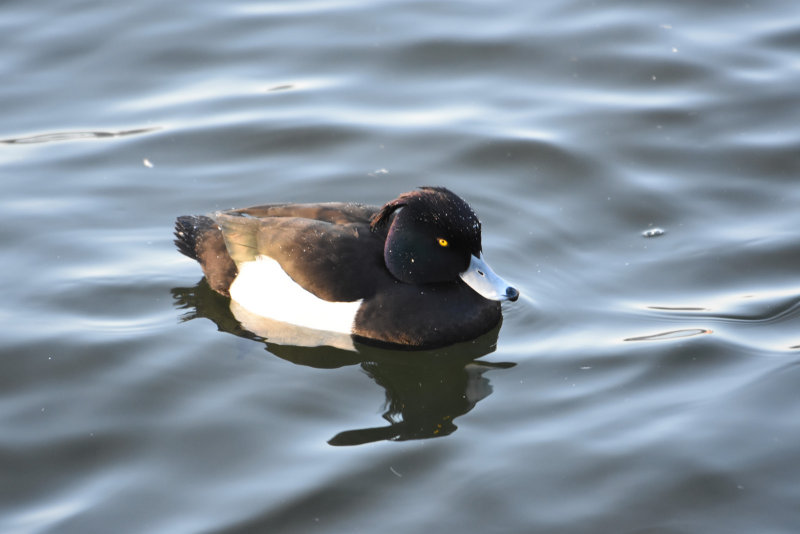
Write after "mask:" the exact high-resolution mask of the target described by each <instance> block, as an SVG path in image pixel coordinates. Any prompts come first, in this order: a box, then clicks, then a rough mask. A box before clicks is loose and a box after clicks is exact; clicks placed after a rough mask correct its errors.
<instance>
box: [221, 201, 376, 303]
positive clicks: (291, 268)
mask: <svg viewBox="0 0 800 534" xmlns="http://www.w3.org/2000/svg"><path fill="white" fill-rule="evenodd" d="M269 208H270V209H275V208H277V207H275V206H271V207H269ZM259 209H261V208H259ZM251 210H252V209H251ZM295 210H296V207H295ZM257 213H258V212H257ZM294 213H297V211H294ZM214 218H215V220H216V222H217V224H218V225H219V226H220V228H221V230H222V235H223V236H224V238H225V244H226V246H227V249H228V253H229V254H230V256H231V258H233V261H234V262H235V263H236V265H237V266H240V265H241V264H243V263H245V262H250V261H257V260H258V258H259V256H266V257H269V258H272V259H274V260H276V261H277V262H278V263H279V264H280V265H281V267H282V268H283V270H284V271H285V272H286V274H288V275H289V276H290V277H291V278H292V280H294V281H295V282H297V283H298V284H300V285H301V286H302V287H303V288H305V289H306V290H308V291H310V292H311V293H313V294H314V295H316V296H317V297H319V298H321V299H324V300H327V301H331V302H350V301H354V300H358V299H361V298H365V297H368V296H370V295H371V294H372V293H373V292H374V289H375V287H376V285H377V283H378V282H379V279H380V278H383V277H385V276H388V271H386V273H384V271H385V267H384V266H383V240H382V239H381V237H380V236H379V235H376V234H374V233H373V232H370V230H369V226H368V225H367V224H366V223H363V222H358V223H346V224H335V223H331V222H326V221H324V220H318V219H310V218H305V217H298V216H285V215H279V216H271V215H267V216H266V217H263V216H262V217H261V218H256V217H254V216H253V215H252V212H250V213H244V212H243V211H242V210H236V211H232V212H218V213H216V214H215V216H214Z"/></svg>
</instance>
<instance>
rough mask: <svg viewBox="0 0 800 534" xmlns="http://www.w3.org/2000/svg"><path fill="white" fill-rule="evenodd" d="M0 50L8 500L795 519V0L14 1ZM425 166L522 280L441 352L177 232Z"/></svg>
mask: <svg viewBox="0 0 800 534" xmlns="http://www.w3.org/2000/svg"><path fill="white" fill-rule="evenodd" d="M0 45H2V46H1V48H2V50H3V51H4V52H3V59H2V61H1V62H0V77H1V79H2V80H3V84H2V86H0V102H2V107H3V110H4V113H3V121H2V125H0V139H2V140H3V142H2V143H0V176H1V178H0V179H1V181H2V182H1V183H2V188H3V195H2V197H0V243H2V247H0V259H1V260H2V265H3V266H4V267H5V269H4V271H3V275H2V277H0V288H1V289H2V294H3V297H4V298H3V303H2V305H0V319H2V327H0V328H1V329H0V335H2V348H1V349H0V350H1V351H2V352H1V353H0V396H1V397H0V398H1V399H2V401H1V402H0V427H1V428H2V429H3V433H2V437H0V472H2V473H3V475H2V478H3V484H2V487H1V489H0V531H2V532H10V533H29V532H34V533H51V532H52V533H55V532H58V533H64V532H68V533H72V532H79V533H87V532H110V531H113V532H137V533H140V532H148V533H150V532H152V533H160V532H164V533H175V532H282V533H283V532H312V531H316V532H330V533H333V532H377V531H381V532H423V531H430V530H433V529H446V530H448V531H460V532H475V533H486V532H569V533H572V532H640V533H644V532H653V533H654V532H658V533H717V532H718V533H723V532H726V533H727V532H760V533H761V532H763V533H781V532H797V530H798V528H800V505H799V504H798V503H800V485H798V483H797V481H798V480H800V467H798V466H799V465H800V461H798V460H800V454H798V452H797V443H798V442H799V441H800V430H798V426H797V415H798V413H800V412H798V409H799V408H800V396H799V395H798V387H797V384H798V380H800V375H799V374H798V373H799V372H800V371H799V370H800V367H798V365H797V364H798V362H799V361H800V359H799V357H798V348H800V333H798V325H799V324H800V278H799V277H798V271H799V269H798V268H800V239H798V234H797V228H798V227H800V210H798V209H797V205H798V201H800V188H798V187H797V179H798V176H800V156H799V155H800V120H799V119H800V115H799V114H798V111H797V110H798V109H800V92H799V91H798V87H800V61H799V60H798V57H800V56H798V50H800V48H798V47H800V15H799V14H798V11H797V9H796V6H795V4H794V3H792V2H788V1H765V2H758V3H746V2H738V1H723V2H713V3H683V4H680V3H678V4H676V3H674V2H666V1H660V2H659V1H656V2H648V3H641V2H603V3H600V2H591V1H588V0H572V1H567V2H537V3H527V4H526V3H521V2H499V3H497V2H493V3H483V4H482V3H476V2H459V3H456V2H397V1H390V0H383V1H378V2H358V1H338V2H326V1H308V2H304V1H300V2H261V3H258V2H234V3H224V4H222V3H214V2H203V1H201V2H192V3H182V4H174V5H173V4H169V5H164V4H162V3H156V2H152V1H147V0H146V1H142V2H136V3H132V4H130V5H125V6H123V5H121V4H119V5H118V4H113V3H103V2H94V1H83V2H80V1H66V2H39V3H33V4H32V3H30V2H13V1H12V2H6V3H5V4H4V6H3V17H2V20H0ZM425 184H436V185H444V186H447V187H450V188H451V189H453V190H455V191H456V192H458V193H459V194H461V195H462V196H464V197H465V198H467V199H468V200H469V201H470V202H471V204H472V206H473V208H474V209H475V211H476V212H477V213H478V215H479V216H480V217H481V219H482V222H483V228H484V252H485V255H486V257H487V259H488V260H489V262H490V263H491V264H492V266H493V267H494V269H495V270H496V271H497V272H498V273H499V274H500V275H501V276H503V277H504V278H506V279H508V280H510V281H513V282H514V284H515V285H516V287H518V288H519V289H520V290H521V291H522V294H523V298H521V299H520V301H518V302H517V303H514V304H510V305H508V306H507V307H505V320H504V323H503V325H502V328H501V329H500V331H499V332H494V333H493V334H491V335H490V336H489V337H488V338H485V339H482V340H479V342H478V343H476V344H467V345H463V346H458V347H455V348H452V349H451V350H449V351H445V352H435V353H423V354H417V355H409V354H407V353H401V354H397V353H392V352H386V351H370V350H366V349H365V350H364V351H363V352H362V353H360V354H357V355H353V354H351V353H346V352H342V351H337V350H335V349H314V350H299V349H295V348H292V347H286V346H281V345H275V344H271V343H270V344H265V343H264V342H262V341H259V340H258V339H253V338H252V336H248V334H247V333H246V332H244V331H243V330H242V329H241V327H240V326H239V325H238V324H237V323H236V322H235V321H232V319H231V317H230V315H229V313H226V310H227V307H226V306H227V304H226V302H224V300H223V301H220V299H218V298H217V297H216V296H215V295H214V294H212V293H209V292H208V290H207V288H205V287H204V286H203V285H202V284H201V283H199V282H200V278H201V275H200V271H199V269H198V267H197V265H196V264H194V263H193V262H191V261H189V260H188V259H186V258H184V257H182V256H181V255H180V254H178V253H177V252H176V251H175V250H174V247H173V245H172V243H171V227H172V223H173V220H174V218H175V217H176V216H177V215H181V214H187V213H206V212H210V211H213V210H216V209H223V208H232V207H243V206H247V205H252V204H255V203H263V202H279V201H320V200H353V201H360V202H367V203H373V204H380V203H382V202H384V201H386V200H388V199H390V198H393V197H394V196H395V195H396V194H398V193H400V192H403V191H406V190H409V189H411V188H413V187H415V186H417V185H425ZM659 230H661V231H662V232H659ZM646 236H649V237H646ZM495 336H496V337H495ZM476 357H477V358H478V361H477V363H475V362H472V359H473V358H476ZM329 442H330V443H329Z"/></svg>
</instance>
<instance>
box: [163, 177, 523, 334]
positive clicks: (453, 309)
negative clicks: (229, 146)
mask: <svg viewBox="0 0 800 534" xmlns="http://www.w3.org/2000/svg"><path fill="white" fill-rule="evenodd" d="M174 243H175V245H176V246H177V248H178V250H179V251H180V252H181V253H182V254H184V255H185V256H187V257H189V258H191V259H193V260H196V261H197V262H198V263H199V264H200V267H201V268H202V271H203V274H204V275H205V278H206V281H207V283H208V285H209V287H210V288H211V289H213V290H214V291H216V292H217V293H220V294H222V295H224V296H226V297H229V298H230V300H231V306H232V307H234V306H235V307H236V308H237V309H243V310H245V311H246V312H247V313H248V314H250V315H251V316H255V317H263V318H266V319H269V320H274V321H279V322H281V323H287V324H289V325H294V326H295V327H302V328H308V329H313V330H318V331H324V332H334V333H338V334H344V335H348V336H351V338H352V339H354V340H356V341H358V342H360V343H364V344H368V345H378V346H390V347H400V348H408V349H432V348H436V347H444V346H448V345H453V344H456V343H459V342H463V341H469V340H472V339H475V338H477V337H480V336H481V335H483V334H485V333H487V332H489V331H491V330H493V329H494V328H496V327H499V325H500V323H501V321H502V309H501V303H502V302H504V301H512V302H513V301H516V300H517V299H518V298H519V291H518V290H517V289H516V288H514V287H513V286H512V285H510V284H509V283H508V282H506V281H505V280H504V279H503V278H501V277H500V276H499V275H497V274H496V273H495V272H494V271H493V270H492V269H491V267H489V265H488V263H487V262H486V260H485V259H484V257H483V251H482V245H481V223H480V220H479V219H478V217H477V215H476V214H475V212H474V211H473V210H472V208H471V207H470V206H469V204H468V203H467V202H466V201H465V200H464V199H462V198H461V197H459V196H458V195H456V194H455V193H453V192H452V191H450V190H449V189H447V188H445V187H432V186H426V187H420V188H417V189H415V190H413V191H409V192H406V193H403V194H401V195H399V196H398V197H397V198H395V199H393V200H390V201H388V202H386V203H385V204H384V205H383V206H371V205H365V204H360V203H353V202H323V203H310V204H286V203H282V204H267V205H261V206H254V207H250V208H243V209H232V210H224V211H217V212H214V213H212V214H210V215H183V216H180V217H178V218H177V220H176V222H175V241H174Z"/></svg>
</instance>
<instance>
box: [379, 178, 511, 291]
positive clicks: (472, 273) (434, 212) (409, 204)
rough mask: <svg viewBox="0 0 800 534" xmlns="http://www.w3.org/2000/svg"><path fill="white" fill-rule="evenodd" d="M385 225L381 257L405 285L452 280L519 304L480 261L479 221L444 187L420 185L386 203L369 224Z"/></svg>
mask: <svg viewBox="0 0 800 534" xmlns="http://www.w3.org/2000/svg"><path fill="white" fill-rule="evenodd" d="M387 225H389V229H388V232H387V236H386V243H385V245H384V249H383V258H384V261H385V262H386V268H387V269H389V272H390V273H392V275H393V276H394V277H395V278H397V279H398V280H400V281H402V282H405V283H409V284H433V283H442V282H455V281H457V280H458V279H459V278H460V279H461V280H463V281H464V282H465V283H466V284H467V285H468V286H469V287H471V288H472V289H474V290H475V291H476V292H477V293H478V294H480V295H481V296H483V297H485V298H487V299H492V300H512V301H513V300H517V298H518V297H519V291H517V290H516V289H515V288H514V287H512V286H511V285H510V284H508V283H507V282H506V281H505V280H503V279H502V278H500V277H499V276H498V275H497V274H495V272H494V271H493V270H492V269H491V268H490V267H489V265H488V264H487V263H486V262H485V261H484V259H483V253H482V252H481V223H480V221H479V220H478V217H477V216H476V215H475V212H474V211H472V208H470V207H469V204H467V203H466V202H465V201H464V200H463V199H462V198H461V197H459V196H457V195H456V194H454V193H453V192H451V191H450V190H448V189H445V188H444V187H421V188H419V189H418V190H416V191H411V192H409V193H403V194H402V195H400V196H399V197H397V198H396V199H394V200H392V201H391V202H388V203H387V204H386V205H385V206H383V208H381V210H380V211H378V213H376V214H375V215H374V216H373V218H372V221H371V227H372V230H373V231H377V230H380V229H382V228H384V227H386V226H387Z"/></svg>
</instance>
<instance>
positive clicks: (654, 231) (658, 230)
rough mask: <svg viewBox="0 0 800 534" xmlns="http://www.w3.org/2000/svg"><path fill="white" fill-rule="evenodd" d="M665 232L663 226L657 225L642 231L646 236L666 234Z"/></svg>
mask: <svg viewBox="0 0 800 534" xmlns="http://www.w3.org/2000/svg"><path fill="white" fill-rule="evenodd" d="M665 233H666V232H665V231H664V229H663V228H658V227H656V228H650V229H648V230H645V231H644V232H642V235H643V236H644V237H660V236H662V235H664V234H665Z"/></svg>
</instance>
